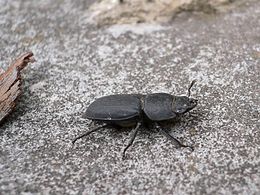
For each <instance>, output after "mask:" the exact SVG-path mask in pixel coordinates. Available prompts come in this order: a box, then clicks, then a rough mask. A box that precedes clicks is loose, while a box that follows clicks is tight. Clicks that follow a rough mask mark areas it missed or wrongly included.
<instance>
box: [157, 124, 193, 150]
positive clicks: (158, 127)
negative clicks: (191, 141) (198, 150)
mask: <svg viewBox="0 0 260 195" xmlns="http://www.w3.org/2000/svg"><path fill="white" fill-rule="evenodd" d="M156 128H157V129H158V130H159V131H160V132H161V133H162V134H163V135H164V136H166V137H167V138H169V139H170V140H172V141H174V143H175V144H176V145H177V146H178V147H179V148H181V147H182V148H190V149H191V151H194V148H193V146H187V145H184V144H182V143H181V142H180V141H179V140H177V139H176V138H175V137H173V136H172V135H171V134H169V133H168V132H167V131H166V130H165V129H163V128H162V127H161V126H160V125H159V124H157V123H156Z"/></svg>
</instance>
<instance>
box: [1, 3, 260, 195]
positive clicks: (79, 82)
mask: <svg viewBox="0 0 260 195" xmlns="http://www.w3.org/2000/svg"><path fill="white" fill-rule="evenodd" d="M250 2H251V1H249V3H248V4H247V5H245V6H243V7H238V8H235V9H234V10H233V11H230V12H228V13H226V14H219V15H211V16H207V15H201V14H190V13H184V14H180V15H179V16H178V17H177V18H176V19H175V20H174V21H172V22H170V23H169V24H164V25H155V24H150V25H148V24H145V25H144V24H141V25H138V26H129V25H123V26H112V27H102V28H96V27H95V26H93V25H90V24H89V22H88V19H89V18H88V17H89V13H88V11H87V8H88V7H89V5H90V1H84V0H80V1H51V0H48V1H45V0H40V1H28V0H24V1H14V0H12V1H7V0H2V1H0V37H1V39H0V47H1V50H0V66H1V67H6V65H7V64H9V62H10V61H11V59H13V58H14V57H15V56H17V55H19V54H21V53H23V52H24V51H27V50H31V51H33V52H34V54H35V58H36V59H37V62H36V63H34V64H32V65H30V66H28V67H27V68H26V70H25V72H24V74H23V75H24V86H23V90H24V93H23V95H22V97H21V98H20V101H19V104H18V107H17V108H16V110H15V112H13V114H12V115H11V116H10V117H9V119H8V120H7V121H6V122H5V123H4V124H3V125H2V126H1V127H0V128H1V129H0V194H130V193H131V194H258V193H259V192H260V174H259V167H260V151H259V144H260V131H259V130H260V129H259V103H260V102H259V86H260V85H259V84H260V83H259V73H260V66H259V52H260V33H259V32H260V25H259V21H260V2H259V1H252V2H251V3H250ZM193 79H197V81H198V82H197V84H196V86H195V87H194V88H193V90H192V96H194V97H196V98H197V99H199V105H198V107H197V108H196V109H194V110H193V111H192V112H191V113H189V114H187V115H186V116H185V117H184V118H182V119H181V120H180V121H179V122H178V123H176V124H175V125H171V126H169V127H168V128H169V129H171V133H172V135H174V136H176V137H178V138H179V139H180V140H181V141H182V142H183V143H185V144H193V145H194V147H195V151H194V152H193V153H190V151H189V150H186V149H176V148H175V146H174V145H173V144H172V143H171V142H170V141H169V140H167V139H166V138H164V137H163V136H162V135H160V134H158V133H154V132H149V131H147V130H143V131H142V132H141V133H139V134H138V137H137V139H136V141H135V143H134V145H133V147H132V148H131V149H129V151H128V153H127V159H126V160H125V161H122V160H121V154H122V149H123V147H124V146H125V145H126V143H127V141H128V139H129V135H130V134H129V133H130V132H129V131H127V130H130V129H127V130H126V131H122V132H118V131H115V130H111V129H104V130H103V131H100V133H95V134H93V135H91V136H90V137H89V138H84V139H82V140H80V141H78V142H77V143H76V145H75V146H74V147H72V145H71V140H72V139H73V138H74V137H75V136H77V135H79V134H81V133H83V132H85V131H87V130H88V129H89V124H90V121H87V120H85V119H82V117H81V115H82V114H83V112H84V111H85V109H86V107H87V106H88V105H89V104H90V103H91V102H92V101H93V100H94V99H95V98H97V97H101V96H104V95H110V94H116V93H144V94H145V93H151V92H169V93H174V94H186V92H187V87H188V85H189V83H190V82H191V81H192V80H193Z"/></svg>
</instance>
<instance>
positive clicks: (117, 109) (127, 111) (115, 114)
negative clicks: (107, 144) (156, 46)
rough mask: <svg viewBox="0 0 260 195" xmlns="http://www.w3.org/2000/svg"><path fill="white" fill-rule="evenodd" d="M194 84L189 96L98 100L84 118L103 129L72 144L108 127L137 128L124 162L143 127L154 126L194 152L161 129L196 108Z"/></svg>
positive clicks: (149, 96)
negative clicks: (191, 94) (191, 93)
mask: <svg viewBox="0 0 260 195" xmlns="http://www.w3.org/2000/svg"><path fill="white" fill-rule="evenodd" d="M194 83H195V80H194V81H192V82H191V84H190V86H189V88H188V96H175V95H171V94H168V93H152V94H148V95H142V94H118V95H109V96H104V97H101V98H98V99H96V100H95V101H94V102H93V103H91V104H90V105H89V107H88V108H87V110H86V112H85V114H84V115H83V116H84V118H87V119H90V120H92V122H97V123H99V124H101V125H100V126H96V127H94V128H93V129H91V130H90V131H88V132H86V133H84V134H82V135H80V136H78V137H76V138H75V139H74V140H73V141H72V143H73V144H74V143H75V142H76V141H77V140H78V139H80V138H82V137H85V136H88V135H90V134H91V133H93V132H95V131H97V130H99V129H101V128H105V127H108V126H112V127H131V126H135V128H134V129H133V130H132V133H131V136H130V140H129V142H128V145H127V146H126V147H125V148H124V150H123V158H124V157H125V153H126V150H127V149H128V148H129V147H130V146H131V145H132V144H133V142H134V140H135V138H136V135H137V133H138V131H139V129H140V127H141V126H144V125H145V126H147V124H148V125H149V124H153V125H154V126H155V128H156V129H157V130H159V132H161V133H162V134H163V135H164V136H166V137H168V138H169V139H171V140H172V141H174V142H175V143H176V145H177V146H178V147H188V148H190V149H191V150H192V151H193V147H192V146H187V145H184V144H182V143H180V142H179V141H178V140H177V139H176V138H174V137H173V136H172V135H171V134H169V133H168V132H167V131H166V130H165V129H164V128H163V127H162V124H163V123H164V122H169V121H172V120H174V119H176V118H178V117H179V116H181V115H183V114H184V113H186V112H189V111H190V110H192V109H193V108H195V107H196V106H197V102H198V100H196V99H193V98H190V91H191V88H192V86H193V85H194Z"/></svg>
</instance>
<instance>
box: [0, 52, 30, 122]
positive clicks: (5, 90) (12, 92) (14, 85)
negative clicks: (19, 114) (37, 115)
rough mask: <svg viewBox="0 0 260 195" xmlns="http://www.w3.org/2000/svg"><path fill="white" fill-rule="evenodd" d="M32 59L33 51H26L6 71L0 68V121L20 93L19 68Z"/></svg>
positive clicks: (11, 108)
mask: <svg viewBox="0 0 260 195" xmlns="http://www.w3.org/2000/svg"><path fill="white" fill-rule="evenodd" d="M34 61H35V60H34V58H33V53H32V52H28V53H25V54H23V55H22V56H20V57H19V58H17V59H16V60H15V61H14V62H13V63H12V64H11V65H10V66H9V68H8V69H7V70H6V71H4V70H3V69H1V68H0V122H1V121H2V120H3V119H4V118H5V117H6V116H7V115H8V114H9V113H10V112H11V111H12V110H13V109H14V107H15V105H16V103H15V102H16V99H17V98H18V96H19V95H20V94H21V88H20V86H21V70H22V69H23V68H24V67H25V66H26V65H27V64H28V63H29V62H34Z"/></svg>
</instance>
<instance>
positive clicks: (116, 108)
mask: <svg viewBox="0 0 260 195" xmlns="http://www.w3.org/2000/svg"><path fill="white" fill-rule="evenodd" d="M140 113H141V100H140V97H138V96H135V95H128V94H121V95H110V96H104V97H101V98H98V99H97V100H96V101H94V102H93V103H92V104H90V106H89V107H88V109H87V111H86V113H85V115H84V117H85V118H88V119H91V120H103V121H123V120H127V119H131V118H135V117H138V116H139V115H140Z"/></svg>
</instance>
